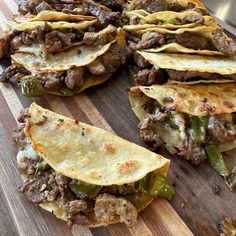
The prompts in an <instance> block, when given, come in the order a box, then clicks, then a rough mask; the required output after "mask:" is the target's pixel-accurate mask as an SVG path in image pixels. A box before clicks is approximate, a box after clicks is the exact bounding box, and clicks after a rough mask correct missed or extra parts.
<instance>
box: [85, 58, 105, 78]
mask: <svg viewBox="0 0 236 236" xmlns="http://www.w3.org/2000/svg"><path fill="white" fill-rule="evenodd" d="M87 68H88V70H89V72H90V73H92V74H94V75H101V74H104V73H105V72H106V68H105V67H104V65H103V64H102V63H101V62H100V60H99V59H96V60H95V61H93V62H92V63H90V64H89V65H88V66H87Z"/></svg>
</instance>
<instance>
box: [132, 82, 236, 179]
mask: <svg viewBox="0 0 236 236" xmlns="http://www.w3.org/2000/svg"><path fill="white" fill-rule="evenodd" d="M235 89H236V88H235V85H234V84H218V85H217V86H215V85H214V84H207V85H205V84H197V85H153V86H151V87H143V86H140V87H133V88H131V89H130V91H129V96H130V102H131V107H132V109H133V110H134V112H135V114H136V115H137V116H138V117H139V119H140V123H139V126H138V127H139V135H140V137H141V139H142V140H143V141H144V142H146V143H149V144H150V145H151V146H152V147H153V149H154V150H157V149H158V148H159V147H160V146H162V145H164V146H165V147H166V149H167V151H168V152H169V153H170V154H172V155H179V156H181V157H183V158H185V159H186V160H188V161H190V162H191V163H192V164H194V165H198V164H200V163H201V162H203V161H204V160H205V159H208V160H209V162H210V164H211V165H212V166H213V168H214V169H215V170H216V171H217V172H218V173H219V174H220V175H222V176H228V175H229V170H228V168H227V167H226V165H225V164H224V160H223V153H224V152H225V151H229V150H231V149H233V148H235V147H236V119H235V115H236V113H235V99H232V97H231V94H233V93H235ZM187 94H188V96H187Z"/></svg>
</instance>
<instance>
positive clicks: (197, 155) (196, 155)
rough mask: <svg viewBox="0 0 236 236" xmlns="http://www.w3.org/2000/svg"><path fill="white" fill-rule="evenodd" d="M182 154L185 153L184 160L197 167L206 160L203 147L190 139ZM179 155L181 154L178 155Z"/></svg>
mask: <svg viewBox="0 0 236 236" xmlns="http://www.w3.org/2000/svg"><path fill="white" fill-rule="evenodd" d="M181 151H182V152H185V151H186V152H187V153H186V154H185V155H184V158H185V159H186V160H188V161H190V162H191V163H192V164H193V165H199V164H200V163H202V162H203V161H204V160H205V159H206V158H207V156H206V152H205V149H204V146H203V145H202V144H201V143H196V142H194V141H192V139H191V138H190V139H189V141H188V145H187V149H186V150H181ZM179 154H180V155H181V153H179Z"/></svg>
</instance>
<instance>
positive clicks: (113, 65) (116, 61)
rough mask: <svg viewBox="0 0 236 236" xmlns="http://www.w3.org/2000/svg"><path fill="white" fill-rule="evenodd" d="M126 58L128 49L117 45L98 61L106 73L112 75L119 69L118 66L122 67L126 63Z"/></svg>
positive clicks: (112, 46)
mask: <svg viewBox="0 0 236 236" xmlns="http://www.w3.org/2000/svg"><path fill="white" fill-rule="evenodd" d="M128 56H129V50H128V48H126V47H125V46H120V45H118V44H113V45H111V47H110V49H109V50H108V51H107V52H106V53H105V54H104V55H102V56H101V57H100V58H99V59H100V62H101V63H102V65H103V66H104V67H105V69H106V73H113V72H115V71H116V70H117V69H118V68H119V66H120V65H123V64H124V63H125V62H126V59H127V57H128Z"/></svg>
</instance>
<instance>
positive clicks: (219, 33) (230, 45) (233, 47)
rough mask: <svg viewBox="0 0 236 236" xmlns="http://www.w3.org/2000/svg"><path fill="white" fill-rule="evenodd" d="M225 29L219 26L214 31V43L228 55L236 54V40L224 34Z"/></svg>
mask: <svg viewBox="0 0 236 236" xmlns="http://www.w3.org/2000/svg"><path fill="white" fill-rule="evenodd" d="M223 31H224V29H223V28H221V27H218V28H217V29H216V30H215V32H214V33H213V38H212V41H213V44H214V45H215V47H216V48H217V50H218V51H220V52H223V53H224V54H225V55H228V56H236V42H234V41H233V40H232V39H228V38H227V37H226V35H225V34H224V32H223Z"/></svg>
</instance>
